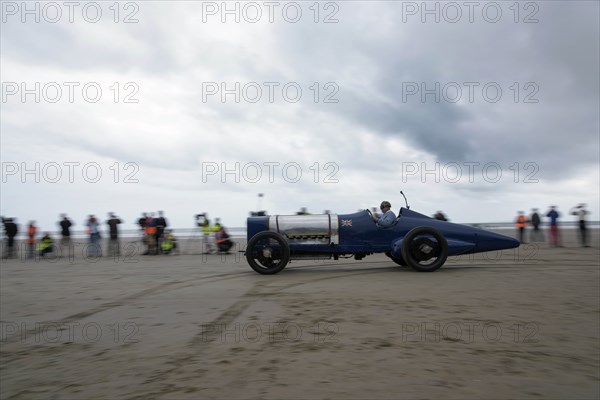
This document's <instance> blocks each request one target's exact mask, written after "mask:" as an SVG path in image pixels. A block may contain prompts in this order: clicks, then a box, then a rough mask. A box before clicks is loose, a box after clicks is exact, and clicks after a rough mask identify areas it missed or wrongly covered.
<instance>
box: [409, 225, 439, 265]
mask: <svg viewBox="0 0 600 400" xmlns="http://www.w3.org/2000/svg"><path fill="white" fill-rule="evenodd" d="M402 258H403V259H404V260H405V261H406V264H408V266H410V267H411V268H413V269H415V270H417V271H419V272H432V271H435V270H436V269H438V268H440V267H441V266H442V265H444V263H445V262H446V259H447V258H448V242H447V241H446V238H444V236H443V235H442V234H441V233H439V232H438V231H437V230H435V229H433V228H430V227H427V226H420V227H418V228H414V229H412V230H411V231H410V232H408V233H407V234H406V236H405V237H404V240H403V241H402Z"/></svg>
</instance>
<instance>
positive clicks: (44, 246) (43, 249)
mask: <svg viewBox="0 0 600 400" xmlns="http://www.w3.org/2000/svg"><path fill="white" fill-rule="evenodd" d="M37 250H38V252H39V255H40V256H41V257H44V256H45V255H46V254H48V253H52V251H53V250H54V240H53V239H52V237H50V234H49V233H48V232H44V236H42V239H41V240H40V244H39V245H38V247H37Z"/></svg>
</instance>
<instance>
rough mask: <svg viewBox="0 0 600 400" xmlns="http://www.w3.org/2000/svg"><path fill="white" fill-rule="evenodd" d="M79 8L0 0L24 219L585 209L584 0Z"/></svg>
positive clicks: (465, 217) (10, 209) (588, 94)
mask: <svg viewBox="0 0 600 400" xmlns="http://www.w3.org/2000/svg"><path fill="white" fill-rule="evenodd" d="M23 4H26V5H25V7H23ZM73 4H74V5H71V6H68V5H65V3H63V2H50V3H48V2H28V3H22V2H6V1H3V2H2V25H1V33H2V35H1V43H0V44H1V61H0V67H1V72H0V73H1V81H2V103H1V107H2V109H1V121H0V128H1V147H2V149H1V159H2V193H1V201H2V205H1V208H2V214H3V215H5V216H14V217H17V218H18V219H19V222H21V223H25V222H26V221H28V220H30V219H34V220H36V221H38V222H39V223H40V225H41V227H42V229H53V228H54V223H55V220H56V219H57V217H58V214H59V213H61V212H67V213H69V215H70V216H71V217H72V218H73V219H74V220H75V222H76V223H78V225H81V224H82V222H83V220H84V217H85V215H87V214H89V213H95V214H97V215H100V217H101V218H103V217H105V215H106V212H108V211H111V210H112V211H115V212H116V213H117V214H119V215H120V216H121V217H123V218H124V219H125V220H126V222H127V223H128V226H129V227H131V226H132V225H131V224H132V223H133V222H134V219H135V218H137V217H138V216H139V214H140V213H141V212H142V211H156V210H159V209H160V210H165V212H166V215H167V217H168V218H170V220H171V222H172V224H173V225H175V226H176V227H181V228H183V227H191V226H192V215H193V214H196V213H198V212H202V211H207V212H209V213H210V214H211V215H212V216H220V217H221V218H222V219H223V221H224V223H225V224H226V225H229V226H243V224H244V220H245V218H246V216H247V215H248V211H249V210H251V209H252V210H253V209H255V208H256V207H257V201H258V199H257V194H258V193H264V194H265V197H264V198H263V199H262V208H265V209H267V210H268V211H269V212H271V213H292V212H295V211H296V210H298V209H299V208H300V207H303V206H304V207H308V209H309V211H312V212H322V211H323V210H325V209H328V210H331V211H332V212H338V213H345V212H352V211H355V210H357V209H359V208H366V207H372V206H376V205H378V204H379V202H380V201H381V200H383V199H387V200H390V201H391V202H392V204H393V206H394V208H395V209H397V208H398V207H399V206H401V205H402V204H403V200H402V198H401V196H400V194H399V191H400V190H403V191H404V192H405V193H406V194H407V195H408V198H409V201H410V203H411V208H413V209H415V210H417V211H420V212H423V213H425V214H433V213H434V212H435V211H437V210H444V211H445V212H446V213H447V214H448V215H449V217H450V218H451V219H452V220H454V221H457V222H484V221H510V220H512V218H513V217H514V215H515V214H516V211H517V210H527V211H528V210H529V209H531V208H532V207H538V208H540V209H542V210H545V209H546V208H547V207H548V206H549V205H550V204H556V205H558V206H559V209H560V210H562V211H563V212H566V211H568V209H569V208H570V207H572V206H574V205H576V204H577V203H579V202H585V203H588V205H589V209H590V211H591V212H592V218H593V219H596V220H597V219H598V216H599V214H600V209H599V200H598V199H599V189H598V183H599V181H600V177H599V166H600V162H599V159H600V144H599V138H600V124H599V108H600V104H599V96H600V84H599V76H600V73H599V47H600V45H599V37H600V31H599V24H600V23H599V3H598V2H596V1H537V2H525V1H523V2H515V1H508V2H502V1H500V2H470V3H469V2H427V3H423V2H400V1H398V2H395V1H349V2H346V1H332V2H327V1H323V2H315V1H307V2H302V1H296V2H284V1H275V2H270V3H269V2H261V1H258V2H235V1H229V2H227V3H226V4H225V3H224V2H221V1H219V2H193V1H186V2H183V1H182V2H166V1H164V2H163V1H153V2H121V3H118V4H117V6H115V2H113V1H110V2H75V3H73ZM236 18H238V19H239V22H236ZM36 19H37V20H36ZM36 85H37V86H36ZM236 85H239V86H236ZM84 88H85V90H84ZM237 88H239V89H237ZM98 89H100V91H101V92H99V91H98ZM222 89H225V90H226V92H225V93H224V92H223V90H222ZM236 96H237V97H238V99H237V100H238V101H236ZM36 163H38V164H37V165H39V168H38V170H37V171H36ZM77 163H78V164H77ZM236 163H238V164H236ZM236 165H239V169H238V172H239V174H238V175H239V179H238V177H237V176H236V173H235V169H236ZM223 167H225V168H227V169H228V170H232V171H234V172H231V173H227V174H225V175H223V174H222V172H223ZM257 167H258V168H257ZM299 168H300V171H301V175H299V170H298V169H299ZM24 169H28V170H30V171H32V172H30V173H26V174H24ZM427 171H429V172H427ZM98 173H101V176H99V175H98ZM436 174H437V176H436ZM568 219H570V217H568Z"/></svg>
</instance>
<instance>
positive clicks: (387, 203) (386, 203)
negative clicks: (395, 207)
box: [379, 201, 392, 210]
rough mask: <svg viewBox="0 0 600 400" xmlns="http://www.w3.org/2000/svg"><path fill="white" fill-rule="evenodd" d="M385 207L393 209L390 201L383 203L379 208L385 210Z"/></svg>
mask: <svg viewBox="0 0 600 400" xmlns="http://www.w3.org/2000/svg"><path fill="white" fill-rule="evenodd" d="M385 207H389V208H392V205H391V204H390V202H389V201H382V202H381V205H380V206H379V208H380V209H382V210H383V209H384V208H385Z"/></svg>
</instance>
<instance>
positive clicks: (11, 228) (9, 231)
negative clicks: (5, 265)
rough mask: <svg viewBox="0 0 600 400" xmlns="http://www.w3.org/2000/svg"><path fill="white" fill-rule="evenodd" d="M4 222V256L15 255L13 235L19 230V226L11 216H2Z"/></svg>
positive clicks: (10, 256)
mask: <svg viewBox="0 0 600 400" xmlns="http://www.w3.org/2000/svg"><path fill="white" fill-rule="evenodd" d="M2 223H3V224H4V233H5V234H6V250H5V252H4V258H12V257H14V256H15V236H17V233H18V232H19V227H18V226H17V224H16V223H15V221H14V219H13V218H6V219H4V218H2Z"/></svg>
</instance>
